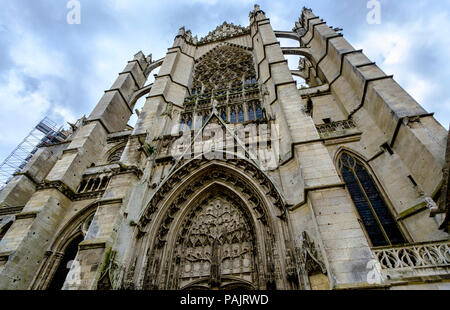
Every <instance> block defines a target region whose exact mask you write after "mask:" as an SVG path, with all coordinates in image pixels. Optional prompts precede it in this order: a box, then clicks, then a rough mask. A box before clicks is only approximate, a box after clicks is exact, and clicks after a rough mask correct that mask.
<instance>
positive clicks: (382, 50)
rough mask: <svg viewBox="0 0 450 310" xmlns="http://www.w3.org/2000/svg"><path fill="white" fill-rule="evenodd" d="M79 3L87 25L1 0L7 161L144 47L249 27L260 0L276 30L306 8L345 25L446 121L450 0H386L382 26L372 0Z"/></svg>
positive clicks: (94, 96) (27, 0) (27, 2)
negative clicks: (36, 130)
mask: <svg viewBox="0 0 450 310" xmlns="http://www.w3.org/2000/svg"><path fill="white" fill-rule="evenodd" d="M79 1H80V3H81V24H80V25H69V24H67V22H66V15H67V13H68V12H69V10H68V9H67V8H66V5H67V2H68V0H0V5H1V10H0V163H1V162H2V161H3V159H4V158H5V157H6V156H7V155H8V154H9V153H10V152H11V151H12V150H13V149H14V147H15V146H16V145H17V144H18V143H19V142H20V141H21V140H22V139H23V138H24V137H25V136H26V135H27V133H28V132H29V131H30V130H31V129H32V128H33V127H34V126H35V125H36V124H37V123H38V122H39V121H40V120H41V119H42V118H43V117H44V116H49V117H50V118H51V119H53V120H54V121H56V122H58V123H59V124H61V125H63V124H65V122H66V121H70V122H74V121H75V120H76V119H78V118H80V117H82V116H83V115H89V113H90V112H91V110H92V109H93V108H94V106H95V105H96V103H97V102H98V100H99V99H100V97H101V96H102V94H103V91H104V90H105V89H108V88H109V87H110V86H111V85H112V83H113V82H114V80H115V79H116V77H117V74H118V73H119V72H120V71H122V69H123V67H124V66H125V64H126V63H127V61H128V60H130V59H131V58H132V57H133V55H134V54H135V53H136V52H138V51H139V50H142V51H143V52H144V53H145V54H146V55H147V54H149V53H152V54H153V57H154V59H157V58H160V57H164V55H165V53H166V51H167V48H168V47H170V46H171V45H172V43H173V39H174V37H175V35H176V34H177V31H178V29H179V28H180V27H181V26H183V25H184V26H186V28H187V29H191V30H192V32H193V33H194V35H195V34H197V35H199V37H201V36H204V35H206V34H207V33H208V32H209V31H211V30H213V29H214V28H215V27H216V26H217V25H219V24H222V22H224V21H228V22H233V23H235V24H241V25H244V26H247V25H248V13H249V11H250V10H252V8H253V4H254V3H258V4H260V5H261V8H262V9H263V10H264V11H265V12H266V14H267V16H268V17H269V18H270V19H271V22H272V26H273V27H274V29H275V30H290V29H292V27H293V25H294V22H295V21H296V20H297V19H298V17H299V16H300V13H301V9H302V7H303V6H306V7H310V8H312V9H313V11H314V12H315V14H316V15H319V16H320V17H321V18H323V19H324V20H325V21H326V22H327V23H328V25H330V26H334V27H341V28H344V31H343V34H344V36H345V38H347V40H349V42H350V43H351V44H352V45H353V46H354V47H355V48H362V49H364V52H365V53H366V55H368V56H369V58H371V59H372V60H373V61H376V62H377V64H378V65H379V66H380V67H381V68H382V69H383V70H384V71H385V72H386V73H387V74H394V77H395V79H396V80H397V81H398V82H399V83H400V85H402V86H403V87H404V88H405V89H406V90H407V91H408V92H409V93H410V94H411V95H412V96H413V97H414V98H415V99H416V100H417V101H418V102H419V103H420V104H422V105H423V106H424V107H425V108H426V109H427V110H428V111H430V112H435V113H436V118H437V119H438V120H439V121H440V122H441V123H442V124H443V125H444V126H445V127H448V125H449V121H450V89H449V87H448V86H447V85H448V81H450V64H449V63H448V61H447V57H448V55H450V38H449V35H448V30H449V29H450V18H449V17H450V16H449V14H450V13H449V12H450V10H449V9H450V0H439V1H432V0H416V1H409V0H380V2H381V8H382V15H381V24H380V25H370V24H368V23H367V21H366V16H367V13H368V12H369V9H368V8H367V2H368V1H367V0H341V1H336V0H295V1H294V0H276V1H275V0H259V1H252V0H222V1H219V0H165V1H161V0H79ZM291 42H292V41H291ZM292 44H293V43H289V42H285V41H284V40H283V41H282V46H289V45H292Z"/></svg>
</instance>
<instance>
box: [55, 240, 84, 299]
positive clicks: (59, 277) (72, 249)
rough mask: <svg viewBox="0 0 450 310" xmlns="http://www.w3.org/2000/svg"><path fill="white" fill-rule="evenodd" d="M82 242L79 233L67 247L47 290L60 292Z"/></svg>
mask: <svg viewBox="0 0 450 310" xmlns="http://www.w3.org/2000/svg"><path fill="white" fill-rule="evenodd" d="M83 240H84V236H83V235H82V234H81V233H80V234H78V235H77V236H76V237H75V238H73V239H72V241H71V242H70V243H69V244H68V245H67V247H66V250H65V251H64V255H63V257H62V259H61V262H60V264H59V266H58V269H57V270H56V272H55V274H54V276H53V278H52V281H51V282H50V285H49V287H48V290H50V291H55V290H61V289H62V287H63V285H64V282H65V280H66V277H67V275H68V273H69V271H70V267H71V263H72V262H73V261H74V260H75V257H76V256H77V253H78V245H79V244H80V243H81V242H82V241H83Z"/></svg>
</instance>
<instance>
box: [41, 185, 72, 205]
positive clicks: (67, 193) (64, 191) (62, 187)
mask: <svg viewBox="0 0 450 310" xmlns="http://www.w3.org/2000/svg"><path fill="white" fill-rule="evenodd" d="M46 189H56V190H57V191H59V192H61V193H62V194H63V195H65V196H66V197H67V198H69V199H70V200H72V201H73V200H74V199H75V196H76V193H75V192H74V191H73V190H72V189H71V188H70V187H69V186H67V185H66V184H64V183H63V182H61V181H44V182H42V183H40V184H38V185H37V186H36V191H41V190H46Z"/></svg>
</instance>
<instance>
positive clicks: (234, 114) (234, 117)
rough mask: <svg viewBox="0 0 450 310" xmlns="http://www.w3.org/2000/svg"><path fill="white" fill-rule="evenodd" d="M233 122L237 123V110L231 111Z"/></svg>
mask: <svg viewBox="0 0 450 310" xmlns="http://www.w3.org/2000/svg"><path fill="white" fill-rule="evenodd" d="M231 123H232V124H236V111H234V110H233V111H232V112H231Z"/></svg>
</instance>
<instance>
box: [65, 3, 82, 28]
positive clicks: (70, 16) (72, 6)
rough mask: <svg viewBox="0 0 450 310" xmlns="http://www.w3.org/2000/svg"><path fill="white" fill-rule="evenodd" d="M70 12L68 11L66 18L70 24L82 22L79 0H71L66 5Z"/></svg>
mask: <svg viewBox="0 0 450 310" xmlns="http://www.w3.org/2000/svg"><path fill="white" fill-rule="evenodd" d="M66 7H67V9H68V10H69V12H68V13H67V16H66V20H67V23H68V24H69V25H79V24H81V3H80V1H79V0H70V1H68V2H67V5H66Z"/></svg>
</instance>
